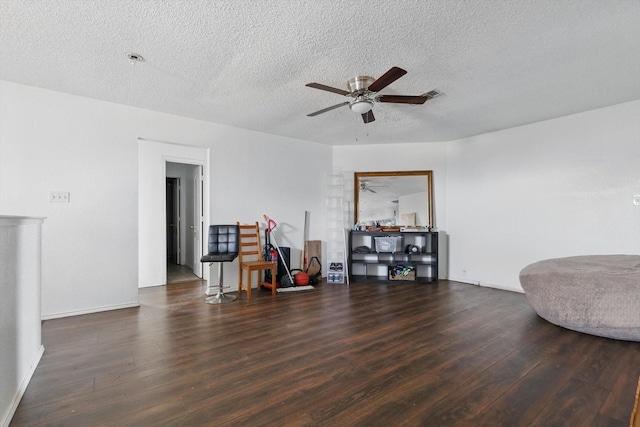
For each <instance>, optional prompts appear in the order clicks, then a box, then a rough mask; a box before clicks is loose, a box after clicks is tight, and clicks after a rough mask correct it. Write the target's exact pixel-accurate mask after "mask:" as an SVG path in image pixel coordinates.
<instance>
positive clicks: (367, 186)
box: [360, 180, 386, 193]
mask: <svg viewBox="0 0 640 427" xmlns="http://www.w3.org/2000/svg"><path fill="white" fill-rule="evenodd" d="M382 187H386V185H384V184H383V185H371V183H370V182H369V181H367V180H362V181H360V191H369V192H371V193H377V191H376V190H374V188H382Z"/></svg>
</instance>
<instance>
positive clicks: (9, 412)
mask: <svg viewBox="0 0 640 427" xmlns="http://www.w3.org/2000/svg"><path fill="white" fill-rule="evenodd" d="M43 354H44V346H43V345H41V346H40V349H39V350H38V352H37V353H36V355H35V357H34V359H33V361H32V362H31V365H29V370H28V371H27V372H26V373H25V375H24V378H22V381H20V386H19V387H18V390H16V394H15V395H14V396H13V399H12V400H11V404H10V405H9V408H8V409H7V412H6V413H5V415H4V417H3V419H2V427H8V426H9V423H11V419H12V418H13V415H14V414H15V413H16V409H18V405H19V404H20V400H22V396H24V392H25V391H27V386H28V385H29V382H30V381H31V377H33V373H34V372H35V371H36V368H37V367H38V364H39V363H40V359H41V358H42V355H43Z"/></svg>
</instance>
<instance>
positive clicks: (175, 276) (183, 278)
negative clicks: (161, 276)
mask: <svg viewBox="0 0 640 427" xmlns="http://www.w3.org/2000/svg"><path fill="white" fill-rule="evenodd" d="M191 280H200V278H199V277H198V276H196V275H195V274H193V270H192V269H191V268H189V267H187V266H186V265H178V264H176V263H174V262H171V261H170V260H167V284H168V285H170V284H173V283H180V282H188V281H191Z"/></svg>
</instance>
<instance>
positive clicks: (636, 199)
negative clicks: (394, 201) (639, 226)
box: [633, 194, 640, 206]
mask: <svg viewBox="0 0 640 427" xmlns="http://www.w3.org/2000/svg"><path fill="white" fill-rule="evenodd" d="M633 204H634V205H636V206H640V194H636V195H635V196H633Z"/></svg>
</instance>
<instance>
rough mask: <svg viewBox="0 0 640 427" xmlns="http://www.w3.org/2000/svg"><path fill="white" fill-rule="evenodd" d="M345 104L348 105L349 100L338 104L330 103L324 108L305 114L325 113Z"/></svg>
mask: <svg viewBox="0 0 640 427" xmlns="http://www.w3.org/2000/svg"><path fill="white" fill-rule="evenodd" d="M345 105H349V101H345V102H341V103H340V104H336V105H332V106H331V107H327V108H324V109H322V110H318V111H316V112H315V113H311V114H307V116H309V117H313V116H317V115H318V114H322V113H326V112H327V111H331V110H333V109H335V108H340V107H344V106H345Z"/></svg>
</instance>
